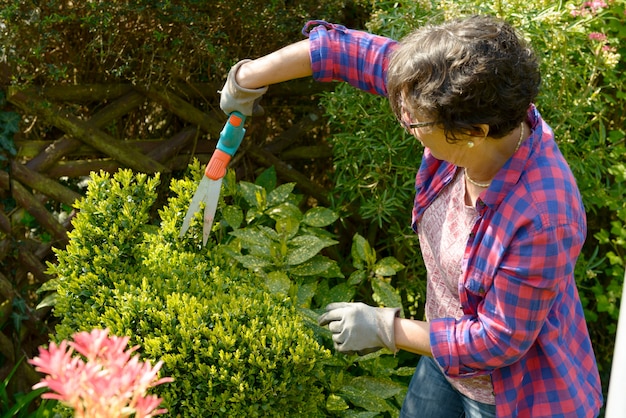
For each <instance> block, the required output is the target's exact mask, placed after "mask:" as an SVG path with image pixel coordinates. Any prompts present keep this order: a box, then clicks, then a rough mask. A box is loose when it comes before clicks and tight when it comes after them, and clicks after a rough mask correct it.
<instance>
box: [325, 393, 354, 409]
mask: <svg viewBox="0 0 626 418" xmlns="http://www.w3.org/2000/svg"><path fill="white" fill-rule="evenodd" d="M348 408H350V406H348V404H347V403H346V401H344V400H343V398H342V397H341V396H337V395H334V394H332V393H331V394H330V395H329V396H328V399H326V409H328V410H329V411H344V410H346V409H348Z"/></svg>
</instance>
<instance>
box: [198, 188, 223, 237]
mask: <svg viewBox="0 0 626 418" xmlns="http://www.w3.org/2000/svg"><path fill="white" fill-rule="evenodd" d="M205 178H207V177H205ZM221 189H222V179H221V178H220V179H217V180H210V179H209V185H208V189H207V194H206V200H205V202H206V207H205V208H204V226H203V227H202V245H206V242H207V240H208V239H209V235H210V234H211V227H212V226H213V219H214V218H215V211H216V210H217V203H218V201H219V199H220V191H221Z"/></svg>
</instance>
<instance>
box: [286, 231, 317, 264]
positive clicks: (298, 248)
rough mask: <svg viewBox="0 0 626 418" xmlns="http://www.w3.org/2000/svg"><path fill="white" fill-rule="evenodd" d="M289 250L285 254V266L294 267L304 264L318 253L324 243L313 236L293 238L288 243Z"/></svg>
mask: <svg viewBox="0 0 626 418" xmlns="http://www.w3.org/2000/svg"><path fill="white" fill-rule="evenodd" d="M289 245H290V247H291V248H290V249H289V251H288V253H287V260H286V262H287V264H288V265H290V266H295V265H297V264H301V263H304V262H305V261H307V260H310V259H311V258H313V257H314V256H315V255H316V254H317V253H319V252H320V251H321V250H322V249H323V248H324V247H326V243H325V242H324V241H322V240H321V239H319V238H318V237H316V236H313V235H302V236H299V237H295V238H294V239H292V240H291V241H290V242H289Z"/></svg>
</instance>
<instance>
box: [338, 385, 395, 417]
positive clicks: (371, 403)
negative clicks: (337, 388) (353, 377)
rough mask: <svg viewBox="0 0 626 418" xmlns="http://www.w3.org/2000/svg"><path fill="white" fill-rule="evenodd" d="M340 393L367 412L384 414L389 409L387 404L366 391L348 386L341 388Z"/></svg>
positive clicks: (374, 394)
mask: <svg viewBox="0 0 626 418" xmlns="http://www.w3.org/2000/svg"><path fill="white" fill-rule="evenodd" d="M341 392H342V394H344V395H345V396H346V398H348V400H349V401H350V402H352V403H353V404H355V405H356V406H360V407H361V408H363V409H365V410H367V411H370V412H386V411H388V410H389V409H390V406H389V404H387V402H386V401H385V399H383V398H382V397H380V396H378V394H376V393H373V392H370V391H368V390H364V389H360V388H356V387H354V386H350V385H348V386H344V387H343V388H341Z"/></svg>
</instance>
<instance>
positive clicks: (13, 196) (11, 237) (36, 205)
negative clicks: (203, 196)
mask: <svg viewBox="0 0 626 418" xmlns="http://www.w3.org/2000/svg"><path fill="white" fill-rule="evenodd" d="M218 88H219V86H215V85H209V84H202V85H199V84H195V85H188V84H182V85H176V86H168V87H156V86H142V87H139V86H133V85H130V84H117V85H88V86H68V85H63V86H50V87H42V88H33V87H29V88H26V89H19V88H15V87H12V88H9V91H8V94H7V101H8V102H9V103H10V104H11V106H12V107H13V108H14V109H13V110H14V111H16V112H18V113H19V114H20V116H21V126H20V128H21V131H20V132H19V133H18V134H17V135H16V137H15V141H14V142H15V148H16V149H17V155H16V156H14V157H13V158H12V160H11V161H10V163H9V165H8V170H7V171H3V170H0V267H1V270H0V330H1V332H0V355H1V358H4V359H5V361H4V362H1V361H0V366H2V367H1V368H0V381H1V380H2V379H3V378H4V377H6V376H7V375H8V373H9V372H10V370H11V369H12V368H13V367H14V365H15V364H16V363H17V362H18V361H19V359H20V358H22V357H24V356H26V357H30V356H32V355H33V354H34V353H35V352H36V347H37V346H38V345H40V344H42V343H45V342H46V341H47V334H48V332H50V330H46V329H42V327H41V324H42V323H45V322H46V316H48V315H49V311H48V310H35V309H34V307H35V306H36V304H37V299H38V296H37V294H36V290H37V289H38V288H39V287H40V286H41V285H42V284H43V283H45V282H46V281H47V280H49V278H50V277H49V276H48V275H47V273H46V270H47V267H46V263H47V262H54V253H53V248H55V247H56V248H63V247H64V246H65V245H66V244H67V242H68V231H69V230H70V229H71V220H72V217H73V215H74V212H72V211H70V212H69V213H70V215H69V216H67V215H66V214H67V213H68V212H67V209H68V208H71V207H72V205H73V203H74V202H75V200H76V199H78V198H79V197H81V189H80V188H78V187H77V186H78V184H79V180H80V179H82V178H84V177H86V176H88V175H89V173H90V172H92V171H99V170H104V171H108V172H115V171H117V170H118V169H119V168H122V167H126V168H131V169H133V170H135V171H138V172H145V173H155V172H160V173H162V175H164V179H167V178H168V175H171V174H172V173H175V172H177V171H180V170H184V169H186V167H187V166H188V164H189V163H190V162H191V161H192V159H194V158H197V159H198V160H200V162H202V163H206V162H208V160H209V158H210V156H211V154H212V152H213V150H214V148H215V145H216V142H217V139H218V138H219V132H220V131H221V129H222V127H223V123H224V121H225V120H226V116H225V115H224V114H223V113H222V112H221V110H220V109H219V107H218V106H217V99H216V96H217V93H216V91H217V89H218ZM328 88H329V87H328V86H324V85H316V84H311V83H310V82H300V83H298V82H292V83H287V84H286V85H284V86H275V87H273V88H272V89H271V95H270V96H269V97H268V98H267V101H268V102H269V103H268V104H269V106H270V107H271V106H272V103H274V102H278V103H282V104H283V105H281V106H279V105H276V106H275V110H276V112H275V114H274V113H272V114H271V115H269V113H270V112H268V116H266V117H263V118H252V119H251V120H249V121H248V127H247V130H248V134H247V135H246V140H245V141H244V143H243V144H242V146H241V148H240V149H239V151H238V153H237V155H236V156H235V159H234V160H233V162H232V163H231V165H233V166H238V167H240V168H238V170H244V171H247V172H251V171H254V170H255V169H257V168H259V167H269V166H274V167H275V168H276V171H277V173H278V175H279V177H281V179H283V180H284V181H294V182H297V183H298V186H299V188H300V190H301V191H302V192H304V193H305V194H308V195H309V196H310V197H312V198H314V199H316V200H317V201H319V202H320V203H322V204H328V198H327V192H326V190H325V188H324V187H323V185H322V184H320V182H316V181H312V180H311V179H312V178H323V177H324V176H323V173H322V175H320V170H321V171H322V172H323V171H324V170H327V169H328V167H329V164H328V161H329V157H330V153H331V150H330V148H329V147H328V146H326V145H323V144H319V143H313V144H310V143H306V141H303V140H302V139H303V138H309V139H311V140H312V141H313V142H315V140H316V139H318V138H320V136H321V135H322V131H323V130H324V123H323V118H321V117H320V115H319V114H318V111H317V108H316V106H315V105H314V104H313V102H312V101H309V103H310V104H309V105H308V107H307V108H306V109H304V110H303V109H299V112H289V111H288V112H287V113H289V115H287V114H286V113H285V110H284V109H285V106H284V103H287V104H288V103H289V100H291V99H290V98H293V97H299V99H298V100H297V102H298V103H302V102H303V100H302V97H303V96H305V95H313V94H315V93H318V92H319V91H321V90H322V89H328ZM304 102H306V100H304ZM266 107H267V106H266ZM279 107H280V109H282V110H280V112H279V111H278V108H279ZM287 108H288V106H287ZM281 117H283V118H284V119H289V120H290V122H289V123H285V121H284V120H280V121H277V119H278V118H281ZM309 142H310V141H309ZM316 158H322V159H325V160H324V161H325V162H324V163H323V164H321V165H320V166H317V167H316V164H314V163H313V164H311V161H312V160H314V159H316ZM296 160H300V161H309V162H308V163H306V164H304V165H301V166H302V167H305V169H304V171H303V170H300V169H299V168H298V164H295V163H294V161H296ZM244 162H245V164H244ZM238 163H241V164H239V165H238ZM306 167H309V168H308V169H307V168H306ZM307 170H309V171H310V170H313V171H317V173H311V172H307ZM248 174H249V173H248ZM243 175H244V177H245V176H246V173H244V174H243ZM61 208H64V209H65V210H61ZM38 379H39V376H38V375H37V374H36V373H35V372H34V371H33V370H32V368H31V367H30V366H29V365H28V364H27V363H26V362H22V363H21V365H20V369H19V371H18V373H17V375H16V378H15V379H13V380H14V382H13V385H14V387H15V390H28V389H29V388H30V385H32V384H33V383H34V382H35V381H37V380H38Z"/></svg>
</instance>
